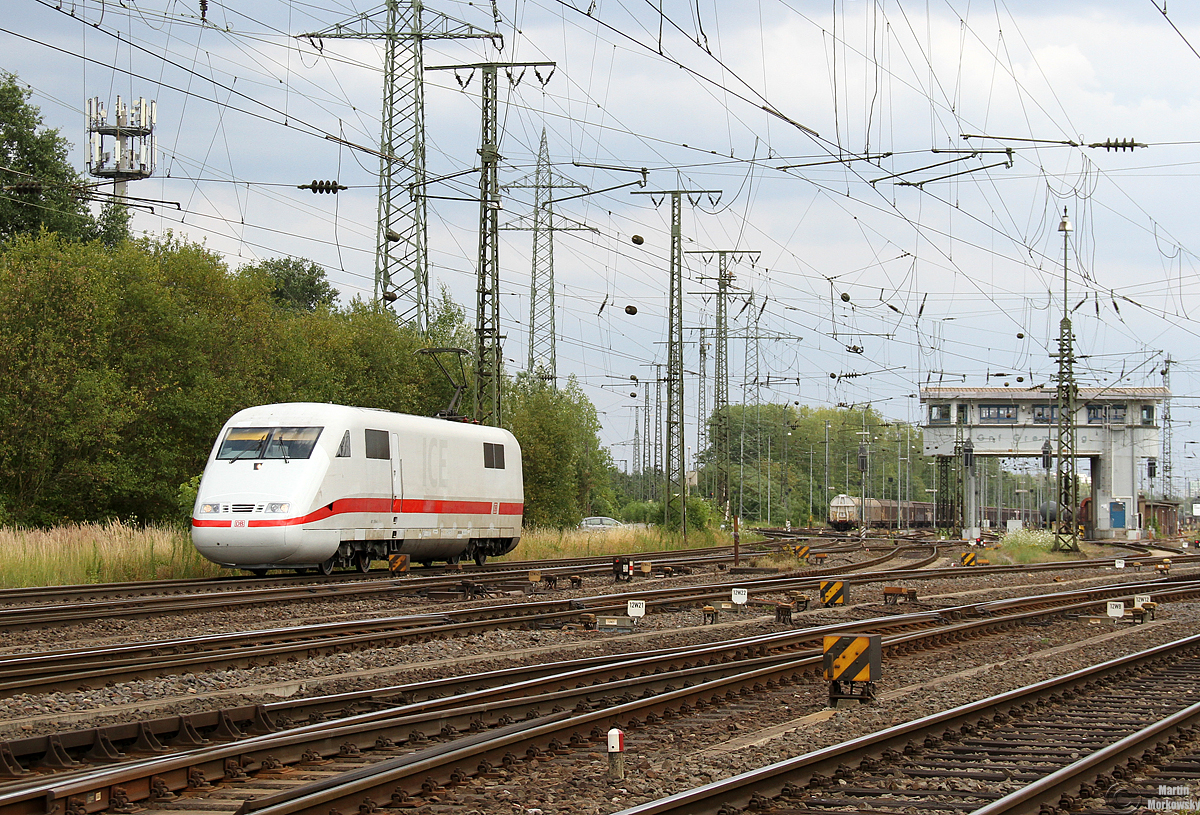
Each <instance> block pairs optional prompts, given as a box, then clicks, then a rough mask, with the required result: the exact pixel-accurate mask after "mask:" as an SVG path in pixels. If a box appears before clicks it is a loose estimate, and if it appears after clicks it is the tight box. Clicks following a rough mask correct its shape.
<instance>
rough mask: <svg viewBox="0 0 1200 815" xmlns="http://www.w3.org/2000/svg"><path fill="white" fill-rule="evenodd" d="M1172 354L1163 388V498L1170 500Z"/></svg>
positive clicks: (1163, 371) (1164, 369)
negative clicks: (1164, 395) (1164, 394)
mask: <svg viewBox="0 0 1200 815" xmlns="http://www.w3.org/2000/svg"><path fill="white" fill-rule="evenodd" d="M1172 361H1173V360H1172V359H1171V355H1170V354H1167V358H1166V360H1164V361H1163V368H1162V382H1163V388H1164V389H1165V390H1166V392H1167V393H1166V397H1165V398H1164V399H1163V410H1162V454H1161V459H1162V478H1163V500H1165V501H1168V502H1169V501H1170V500H1171V499H1172V498H1174V497H1175V490H1174V488H1173V486H1172V484H1171V476H1172V467H1171V445H1172V444H1173V441H1172V439H1171V363H1172Z"/></svg>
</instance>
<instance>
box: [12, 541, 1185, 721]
mask: <svg viewBox="0 0 1200 815" xmlns="http://www.w3.org/2000/svg"><path fill="white" fill-rule="evenodd" d="M926 549H927V550H928V549H929V547H926ZM906 551H909V552H911V551H912V550H905V549H902V548H899V547H895V548H889V549H886V550H884V551H883V552H882V553H881V554H878V555H877V556H875V557H872V558H870V559H869V560H866V561H863V562H860V563H859V564H856V568H866V567H875V566H880V565H882V564H884V563H886V562H888V561H890V560H894V559H896V558H897V557H898V556H899V555H900V554H902V553H904V552H906ZM937 557H938V554H937V551H936V550H934V551H931V552H929V553H927V554H926V555H925V556H924V557H923V558H922V559H921V560H919V561H917V562H914V563H912V564H910V565H909V567H908V568H903V569H888V570H883V571H872V572H865V573H855V574H851V575H844V576H842V577H843V578H844V582H845V585H846V586H847V587H848V588H847V589H846V591H847V593H848V594H849V592H850V590H851V589H854V586H856V585H857V586H859V587H862V586H865V585H867V584H871V583H888V582H897V581H912V580H921V579H932V578H937V577H947V576H959V575H963V574H966V573H967V572H965V571H964V570H963V569H961V568H957V567H955V568H949V569H929V568H926V567H927V566H928V565H929V564H930V563H931V562H932V561H934V560H935V559H936V558H937ZM1092 565H1094V566H1095V567H1099V566H1103V565H1110V564H1107V563H1103V562H1098V563H1096V564H1092ZM1061 566H1062V564H1039V565H1037V566H1029V567H1019V568H1017V567H986V566H985V567H976V568H975V569H973V570H971V571H970V574H972V575H978V574H1003V573H1005V572H1006V571H1007V572H1009V573H1011V572H1013V571H1015V570H1016V571H1021V572H1039V571H1056V570H1058V569H1060V568H1061ZM839 571H842V570H841V569H838V568H834V567H831V568H828V569H810V570H803V571H801V572H798V573H793V574H787V575H783V576H768V577H761V576H757V575H745V576H737V579H731V580H728V581H723V582H718V583H712V584H707V585H683V586H666V585H653V584H652V585H650V587H648V588H643V587H639V586H638V585H637V584H629V586H628V588H626V589H624V590H621V591H619V592H617V593H612V594H605V595H596V596H591V597H586V598H567V597H559V598H555V597H549V596H538V597H531V598H524V597H523V598H522V599H521V600H520V601H518V602H512V601H509V602H503V603H499V604H471V605H469V606H466V607H463V608H448V609H444V610H437V611H431V612H425V613H418V614H406V615H386V616H379V617H372V618H367V619H352V620H340V621H335V622H328V623H318V624H311V625H301V626H289V627H270V628H265V629H260V630H254V631H243V632H236V633H226V634H214V635H205V636H194V637H178V638H171V639H159V640H151V641H143V642H131V643H126V644H114V643H108V644H105V645H102V646H98V647H90V648H89V647H83V648H69V649H60V650H51V651H44V652H37V653H21V654H13V655H10V656H7V657H4V658H0V698H2V697H5V696H13V695H16V694H22V693H44V692H47V691H52V690H67V691H73V690H77V689H87V688H90V687H95V686H97V685H101V684H107V683H113V682H118V681H127V680H130V679H136V678H148V677H154V676H159V675H163V674H173V673H174V674H178V673H185V672H187V671H190V670H195V669H197V668H203V669H205V670H216V669H226V668H249V667H256V666H259V665H274V664H278V663H280V662H282V661H291V660H297V659H304V658H311V657H313V656H319V655H328V654H336V653H343V652H346V651H349V650H365V649H372V648H380V647H389V646H394V645H398V644H405V643H411V642H423V641H430V640H434V639H446V638H451V637H462V636H467V635H470V634H477V633H481V632H485V631H491V630H495V629H497V628H525V629H536V628H562V627H563V626H568V625H576V626H589V625H591V624H593V623H594V621H595V618H596V617H597V616H603V615H621V614H623V613H624V612H625V610H626V607H627V604H628V602H629V601H630V600H641V601H643V602H644V603H645V604H646V608H647V609H648V610H649V611H651V612H653V611H654V610H655V609H666V608H690V607H699V606H706V605H708V604H720V603H721V602H722V601H724V602H725V603H726V604H728V598H729V597H730V596H731V592H732V589H734V588H741V589H745V590H746V591H747V593H748V594H749V595H751V596H752V597H753V598H755V602H758V603H760V604H762V607H763V608H764V609H768V610H769V609H774V608H775V607H776V606H777V604H778V603H779V602H785V601H788V600H789V599H790V598H792V597H794V596H795V595H796V594H797V593H802V592H809V593H812V594H813V595H814V596H818V594H817V590H818V588H819V584H820V583H821V582H822V578H830V577H836V576H837V574H836V573H837V572H839ZM1147 576H1148V577H1149V575H1147ZM1180 579H1183V578H1180ZM827 582H828V581H827ZM1133 585H1136V586H1139V587H1141V590H1143V591H1150V590H1155V591H1157V590H1161V589H1162V588H1163V586H1164V585H1167V583H1166V580H1165V579H1164V578H1155V579H1147V580H1145V581H1138V582H1136V583H1127V584H1119V585H1117V586H1114V587H1108V588H1101V587H1097V588H1093V589H1087V590H1086V592H1085V593H1087V594H1089V596H1092V597H1096V598H1101V597H1107V596H1123V595H1122V593H1128V592H1130V591H1133V589H1131V588H1124V587H1128V586H1133ZM854 590H855V591H861V588H859V589H854ZM806 596H807V595H806ZM1082 596H1084V595H1083V594H1078V593H1076V594H1072V593H1069V592H1068V593H1064V594H1063V597H1067V598H1070V599H1069V600H1067V601H1066V602H1075V601H1077V600H1078V598H1079V597H1082ZM852 599H853V598H852ZM847 602H849V601H847ZM1047 602H1056V601H1054V600H1047ZM815 605H816V604H815V603H814V607H815ZM1006 606H1007V604H1006V603H1005V602H1004V601H996V602H995V603H990V604H983V605H982V606H980V608H981V609H983V612H984V613H991V612H992V611H999V610H1001V609H1003V608H1005V607H1006ZM941 613H950V614H957V613H960V612H958V611H957V610H949V611H947V610H943V611H942V612H941ZM970 613H975V612H970Z"/></svg>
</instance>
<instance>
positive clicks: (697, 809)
mask: <svg viewBox="0 0 1200 815" xmlns="http://www.w3.org/2000/svg"><path fill="white" fill-rule="evenodd" d="M1197 649H1200V635H1196V636H1192V637H1187V638H1185V639H1182V640H1178V641H1176V642H1173V643H1168V644H1165V645H1161V646H1157V647H1155V648H1151V649H1148V650H1146V651H1141V652H1139V653H1137V654H1131V655H1128V656H1124V657H1119V658H1117V659H1113V660H1109V661H1107V662H1104V663H1101V664H1099V665H1094V666H1091V667H1088V668H1084V669H1081V670H1078V671H1074V672H1072V673H1069V674H1066V675H1064V676H1061V677H1056V678H1053V679H1049V680H1045V681H1043V682H1038V683H1035V684H1033V685H1028V686H1026V687H1023V688H1018V689H1016V690H1012V691H1008V692H1007V693H1002V694H999V695H996V696H992V697H989V698H987V699H982V700H979V701H976V702H971V703H968V704H966V705H961V706H959V707H956V708H952V709H950V710H947V711H943V712H940V713H935V714H933V715H930V716H926V717H923V718H920V719H916V720H913V721H911V722H906V723H903V724H900V725H895V726H893V727H889V728H887V729H885V730H881V731H879V732H877V733H872V734H869V735H866V736H861V737H859V738H856V739H852V740H850V741H847V742H843V743H841V744H837V745H833V746H831V747H826V748H823V749H820V750H815V751H812V752H809V753H805V754H804V755H801V756H798V757H796V758H793V759H787V760H785V761H780V762H776V763H774V764H771V765H769V766H767V767H763V768H760V769H757V770H751V771H749V772H745V773H741V774H739V775H736V776H733V777H731V778H727V779H723V780H721V781H716V782H713V783H711V784H706V785H704V786H701V787H697V788H695V789H691V790H687V791H685V792H681V793H678V794H676V795H671V796H668V797H666V798H661V799H659V800H657V801H651V802H648V803H645V804H641V805H638V806H634V807H629V808H627V809H624V810H621V811H620V812H619V813H616V814H615V815H711V814H712V813H714V812H716V811H717V810H718V809H719V808H721V807H723V806H724V807H726V808H729V809H735V808H744V807H746V806H747V805H748V804H749V802H750V801H751V799H752V798H754V797H756V796H764V797H768V798H769V797H772V796H775V795H778V794H779V793H780V792H782V791H783V789H784V787H785V786H787V785H789V784H791V785H799V786H803V785H805V784H808V783H809V782H810V781H812V780H813V778H814V777H817V776H818V775H820V776H833V775H835V774H836V772H837V771H838V769H839V768H840V767H842V766H843V765H846V764H851V765H853V764H856V763H857V761H856V759H858V758H861V757H862V756H864V755H881V754H883V753H884V752H885V751H889V750H891V751H901V750H903V749H904V748H905V746H906V745H907V744H909V743H910V742H914V741H915V742H920V741H921V740H922V739H924V738H925V737H926V736H934V737H935V738H942V737H943V736H945V735H946V734H947V733H955V734H957V733H959V732H961V731H962V729H963V726H964V725H968V726H971V727H974V726H976V724H977V723H978V722H980V721H981V720H983V719H985V718H986V719H990V718H993V717H994V716H996V715H997V714H1003V715H1006V716H1007V715H1009V714H1010V713H1011V712H1012V711H1014V710H1016V709H1018V708H1021V707H1023V706H1026V705H1033V704H1036V700H1037V699H1039V698H1043V697H1045V696H1048V695H1051V694H1059V695H1060V696H1061V695H1062V694H1063V693H1064V692H1078V691H1080V690H1082V689H1084V688H1085V687H1086V686H1088V685H1089V684H1090V683H1093V682H1095V681H1096V680H1098V679H1100V678H1103V677H1106V676H1111V675H1115V674H1118V673H1119V672H1121V671H1125V670H1128V669H1130V668H1138V667H1142V666H1146V665H1149V664H1152V663H1153V662H1155V661H1157V660H1160V659H1162V658H1163V657H1164V656H1167V655H1170V656H1174V655H1177V654H1180V653H1185V652H1195V651H1196V650H1197ZM1043 800H1045V799H1043Z"/></svg>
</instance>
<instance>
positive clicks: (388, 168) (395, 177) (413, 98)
mask: <svg viewBox="0 0 1200 815" xmlns="http://www.w3.org/2000/svg"><path fill="white" fill-rule="evenodd" d="M424 10H425V9H424V8H423V4H422V3H421V0H407V2H401V0H386V2H385V7H384V11H385V15H384V19H383V21H382V23H381V22H380V20H379V19H377V14H376V12H375V11H370V12H365V13H363V14H359V15H358V16H357V17H352V18H351V19H349V20H347V21H345V22H341V23H337V24H336V25H334V26H332V27H330V28H327V29H325V30H324V31H316V32H312V33H309V34H299V35H297V36H298V37H305V38H307V39H310V40H315V39H348V40H383V41H384V58H383V131H382V134H381V135H380V137H379V210H378V215H377V218H376V221H377V223H376V237H375V295H374V296H375V299H376V301H379V302H383V303H389V304H391V307H392V308H394V309H397V312H396V313H397V316H398V317H399V318H400V320H401V321H402V322H405V323H409V324H412V325H414V326H416V328H417V330H418V331H423V330H424V329H425V327H426V325H428V321H429V258H428V252H429V247H428V239H427V236H426V228H425V91H424V76H423V53H424V48H423V43H424V42H425V40H458V39H493V38H497V37H499V36H500V35H499V34H497V33H495V32H492V31H484V30H482V29H479V28H476V27H475V26H473V25H471V24H470V23H465V22H463V21H461V20H456V19H454V18H453V17H448V16H446V15H445V14H441V13H434V14H433V15H432V16H433V19H432V20H428V21H423V20H422V18H421V14H422V11H424Z"/></svg>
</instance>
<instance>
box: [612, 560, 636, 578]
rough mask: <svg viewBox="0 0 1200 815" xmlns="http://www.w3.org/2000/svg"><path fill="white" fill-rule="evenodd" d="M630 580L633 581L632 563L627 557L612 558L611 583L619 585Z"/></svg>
mask: <svg viewBox="0 0 1200 815" xmlns="http://www.w3.org/2000/svg"><path fill="white" fill-rule="evenodd" d="M630 580H633V561H632V560H630V559H629V558H627V557H615V558H613V581H614V582H617V583H620V582H622V581H626V582H628V581H630Z"/></svg>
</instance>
